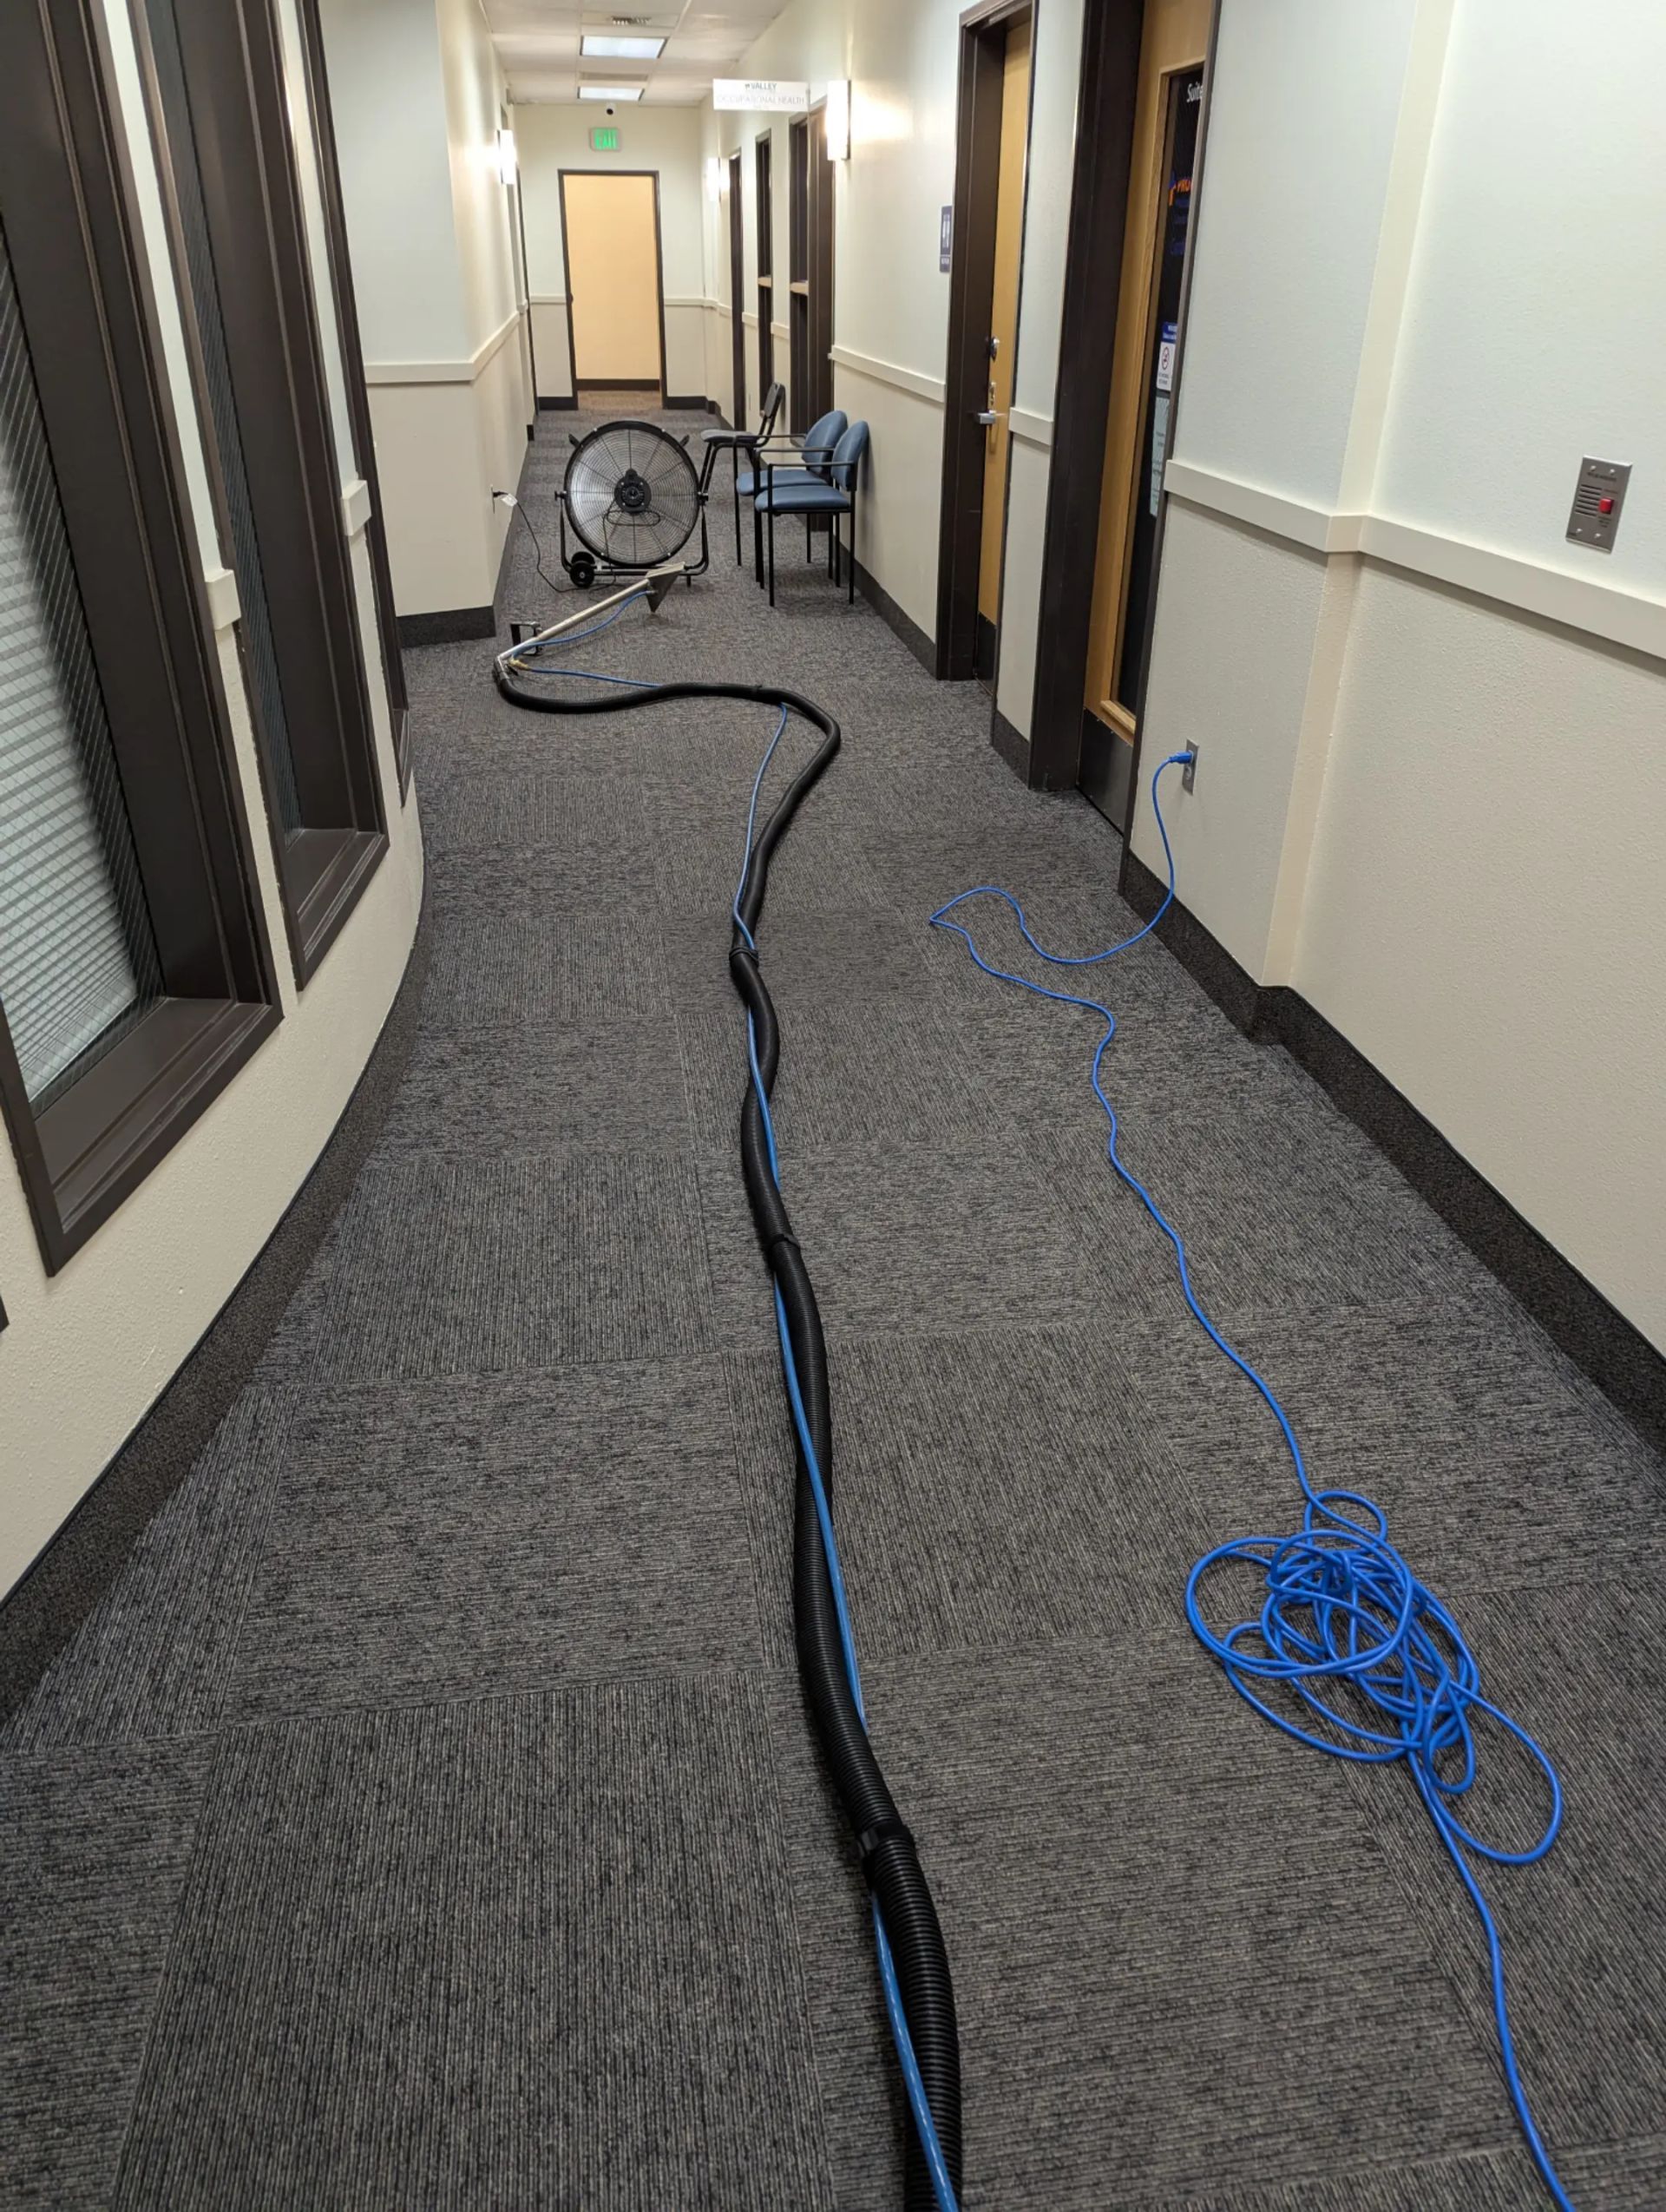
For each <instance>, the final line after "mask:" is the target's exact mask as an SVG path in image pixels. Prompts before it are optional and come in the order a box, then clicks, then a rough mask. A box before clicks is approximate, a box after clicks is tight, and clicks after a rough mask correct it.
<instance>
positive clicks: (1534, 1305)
mask: <svg viewBox="0 0 1666 2212" xmlns="http://www.w3.org/2000/svg"><path fill="white" fill-rule="evenodd" d="M1121 888H1122V894H1123V896H1124V897H1125V899H1126V900H1127V901H1128V903H1129V904H1130V905H1131V907H1132V908H1133V909H1134V910H1135V912H1136V913H1138V914H1140V915H1143V916H1148V917H1149V916H1151V915H1153V914H1155V913H1156V911H1157V909H1158V907H1159V906H1160V905H1161V904H1162V902H1163V894H1164V884H1163V883H1161V882H1160V881H1159V879H1158V877H1157V876H1154V875H1153V874H1152V873H1151V870H1150V869H1149V868H1147V867H1146V866H1145V863H1143V862H1142V861H1139V860H1137V859H1136V858H1135V857H1134V856H1133V854H1132V853H1131V852H1130V853H1126V854H1125V856H1124V859H1123V870H1122V885H1121ZM1157 934H1158V936H1160V937H1161V938H1162V939H1163V941H1164V943H1165V944H1166V945H1167V946H1168V947H1169V948H1170V950H1171V952H1172V953H1173V954H1174V955H1176V957H1177V959H1178V960H1180V961H1181V962H1184V965H1185V966H1186V967H1187V968H1189V969H1190V971H1191V973H1192V974H1193V975H1195V976H1196V977H1197V981H1199V982H1200V983H1201V984H1202V985H1203V987H1204V989H1205V990H1206V991H1207V992H1208V993H1209V994H1210V997H1211V998H1212V999H1213V1000H1214V1001H1216V1003H1217V1005H1218V1006H1219V1007H1221V1008H1223V1010H1224V1012H1225V1013H1226V1014H1228V1015H1229V1017H1230V1019H1231V1020H1232V1021H1234V1022H1236V1025H1237V1027H1239V1028H1240V1029H1242V1030H1243V1032H1244V1034H1246V1035H1247V1036H1252V1037H1266V1038H1270V1039H1272V1040H1275V1041H1276V1042H1277V1043H1279V1044H1282V1046H1283V1047H1284V1048H1285V1050H1286V1051H1287V1052H1288V1053H1289V1054H1290V1056H1291V1058H1292V1059H1293V1060H1297V1061H1299V1062H1300V1064H1301V1065H1302V1067H1305V1068H1306V1069H1307V1071H1308V1073H1309V1074H1310V1075H1311V1076H1312V1077H1313V1078H1314V1080H1315V1082H1317V1083H1318V1084H1320V1085H1321V1086H1322V1088H1323V1089H1324V1091H1325V1092H1326V1093H1328V1096H1329V1097H1330V1098H1331V1099H1333V1100H1334V1102H1335V1104H1336V1105H1337V1106H1339V1107H1340V1108H1341V1111H1342V1112H1343V1113H1345V1114H1346V1115H1347V1116H1348V1119H1349V1120H1350V1121H1352V1122H1353V1123H1354V1125H1355V1126H1357V1127H1358V1128H1361V1129H1362V1130H1363V1131H1364V1132H1365V1133H1366V1135H1367V1136H1368V1137H1369V1138H1370V1139H1371V1141H1372V1143H1373V1144H1374V1145H1376V1146H1377V1148H1378V1150H1379V1151H1380V1152H1381V1153H1382V1154H1383V1156H1384V1157H1385V1159H1389V1160H1391V1161H1392V1162H1393V1163H1394V1166H1395V1167H1397V1168H1398V1169H1399V1170H1400V1173H1401V1174H1402V1175H1403V1176H1404V1177H1405V1178H1406V1180H1407V1182H1408V1183H1409V1184H1410V1185H1411V1186H1412V1188H1413V1190H1414V1191H1416V1192H1417V1193H1418V1195H1419V1197H1420V1198H1423V1199H1425V1200H1426V1201H1427V1204H1429V1205H1431V1206H1433V1209H1434V1211H1435V1212H1436V1213H1438V1214H1439V1215H1440V1218H1441V1220H1442V1221H1444V1222H1445V1223H1446V1226H1447V1227H1448V1228H1449V1229H1450V1230H1452V1231H1453V1233H1454V1235H1456V1236H1458V1237H1460V1238H1461V1239H1462V1240H1463V1242H1464V1243H1465V1244H1466V1245H1467V1246H1468V1248H1469V1250H1471V1251H1472V1252H1473V1253H1474V1255H1475V1257H1476V1258H1477V1259H1478V1260H1479V1261H1480V1263H1481V1264H1482V1265H1483V1266H1484V1267H1486V1268H1487V1269H1489V1270H1491V1271H1492V1274H1493V1275H1495V1276H1496V1277H1498V1279H1499V1282H1500V1283H1503V1285H1504V1287H1505V1290H1508V1291H1509V1292H1510V1294H1511V1295H1512V1297H1514V1298H1515V1299H1516V1301H1517V1303H1518V1304H1519V1305H1520V1306H1522V1307H1523V1308H1524V1309H1525V1311H1526V1312H1527V1313H1529V1314H1531V1315H1532V1318H1533V1319H1534V1320H1535V1321H1536V1322H1537V1323H1538V1325H1539V1327H1540V1328H1541V1329H1543V1330H1544V1331H1545V1335H1546V1336H1548V1337H1550V1339H1551V1342H1553V1343H1555V1344H1557V1345H1558V1346H1559V1347H1560V1348H1561V1349H1562V1350H1563V1351H1564V1352H1565V1353H1566V1354H1567V1355H1568V1357H1569V1358H1570V1359H1571V1361H1572V1362H1574V1364H1575V1366H1576V1367H1577V1368H1578V1369H1580V1370H1581V1371H1582V1372H1583V1373H1584V1374H1585V1375H1589V1376H1590V1378H1591V1381H1592V1382H1594V1383H1595V1384H1596V1385H1597V1388H1598V1389H1599V1390H1601V1391H1603V1392H1604V1395H1606V1396H1607V1397H1609V1398H1610V1400H1611V1401H1613V1403H1614V1404H1615V1405H1616V1406H1617V1408H1619V1410H1620V1411H1621V1412H1622V1413H1623V1414H1624V1415H1625V1417H1626V1419H1627V1420H1628V1421H1630V1422H1631V1423H1632V1424H1633V1426H1634V1427H1635V1428H1636V1429H1637V1430H1638V1431H1639V1433H1640V1434H1642V1435H1643V1437H1644V1438H1645V1439H1646V1440H1647V1441H1648V1442H1649V1443H1650V1444H1651V1445H1653V1446H1654V1447H1655V1448H1656V1450H1657V1451H1666V1355H1663V1354H1662V1353H1660V1352H1658V1351H1656V1349H1655V1347H1654V1346H1653V1345H1652V1344H1651V1343H1650V1342H1649V1340H1648V1338H1647V1337H1646V1336H1643V1333H1642V1331H1641V1330H1640V1329H1636V1327H1634V1325H1633V1324H1632V1323H1630V1322H1629V1321H1628V1320H1627V1319H1626V1317H1625V1316H1624V1315H1623V1313H1620V1312H1618V1311H1617V1309H1615V1307H1613V1306H1612V1305H1610V1303H1609V1301H1608V1300H1607V1299H1606V1298H1605V1297H1604V1296H1603V1294H1602V1292H1601V1291H1600V1290H1597V1287H1596V1285H1595V1284H1594V1283H1590V1282H1588V1281H1587V1280H1586V1278H1585V1277H1584V1276H1583V1275H1581V1274H1580V1272H1579V1270H1578V1269H1577V1268H1576V1267H1575V1266H1574V1265H1573V1264H1572V1263H1571V1261H1570V1260H1568V1259H1565V1258H1564V1257H1563V1255H1562V1254H1561V1253H1560V1252H1558V1250H1557V1249H1556V1247H1555V1246H1554V1245H1553V1244H1550V1243H1549V1242H1548V1241H1547V1240H1546V1239H1545V1237H1542V1236H1541V1235H1540V1234H1539V1232H1538V1230H1537V1229H1535V1228H1534V1227H1533V1225H1532V1223H1531V1222H1529V1221H1525V1220H1524V1219H1523V1218H1522V1217H1521V1215H1520V1214H1519V1213H1518V1212H1517V1211H1516V1209H1515V1208H1514V1206H1512V1204H1511V1203H1510V1201H1509V1200H1508V1199H1507V1198H1505V1196H1504V1194H1503V1193H1502V1191H1497V1190H1495V1189H1494V1188H1493V1186H1492V1184H1490V1183H1489V1182H1488V1181H1487V1180H1486V1177H1485V1176H1483V1175H1481V1174H1480V1173H1479V1172H1477V1170H1476V1169H1474V1168H1473V1167H1472V1166H1471V1165H1470V1164H1469V1162H1468V1161H1467V1160H1466V1159H1465V1158H1464V1157H1463V1155H1462V1153H1461V1152H1458V1151H1457V1150H1456V1149H1455V1148H1454V1147H1453V1145H1451V1144H1450V1143H1449V1142H1448V1141H1447V1139H1446V1138H1445V1137H1443V1136H1442V1135H1441V1133H1440V1131H1439V1130H1438V1129H1437V1128H1436V1127H1435V1126H1434V1124H1433V1122H1432V1121H1430V1120H1429V1119H1427V1117H1426V1116H1425V1115H1424V1114H1422V1113H1420V1112H1419V1111H1418V1109H1417V1107H1416V1106H1413V1104H1412V1102H1411V1100H1410V1099H1408V1098H1407V1096H1406V1095H1405V1093H1403V1092H1401V1091H1397V1090H1396V1089H1395V1088H1394V1085H1393V1084H1392V1083H1391V1082H1390V1081H1389V1080H1388V1079H1387V1076H1386V1075H1384V1074H1383V1073H1382V1072H1381V1069H1380V1068H1377V1067H1373V1065H1372V1064H1371V1062H1370V1061H1369V1060H1367V1058H1366V1057H1365V1055H1364V1053H1361V1051H1360V1050H1359V1048H1358V1047H1357V1046H1355V1045H1352V1044H1350V1043H1349V1042H1348V1039H1347V1038H1346V1037H1344V1036H1343V1034H1342V1033H1341V1030H1340V1029H1337V1028H1335V1027H1334V1026H1333V1025H1332V1024H1331V1023H1330V1022H1328V1021H1326V1019H1325V1017H1324V1015H1323V1014H1321V1013H1319V1011H1318V1010H1317V1008H1315V1007H1312V1006H1309V1003H1308V1001H1306V999H1304V998H1303V997H1302V995H1301V994H1300V993H1299V992H1296V991H1293V990H1290V989H1289V988H1287V987H1285V986H1282V985H1276V986H1273V987H1271V988H1267V987H1263V986H1261V985H1258V984H1256V983H1255V982H1253V981H1251V980H1250V976H1249V975H1247V974H1246V973H1245V971H1244V970H1243V968H1240V967H1239V966H1238V963H1237V962H1236V961H1235V960H1234V959H1233V958H1232V956H1231V955H1230V953H1229V952H1227V951H1226V949H1225V948H1224V947H1223V946H1222V945H1221V944H1220V943H1218V942H1217V940H1216V939H1215V938H1214V937H1213V936H1211V935H1210V932H1209V931H1208V930H1207V929H1204V925H1203V924H1202V922H1199V921H1198V920H1197V917H1196V916H1194V915H1191V914H1189V913H1188V912H1187V911H1186V909H1185V908H1184V907H1183V906H1181V905H1180V904H1179V903H1176V904H1174V905H1173V906H1171V908H1170V909H1169V911H1168V913H1167V914H1166V915H1165V916H1164V918H1163V920H1162V921H1161V922H1159V923H1158V931H1157Z"/></svg>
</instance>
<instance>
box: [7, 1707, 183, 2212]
mask: <svg viewBox="0 0 1666 2212" xmlns="http://www.w3.org/2000/svg"><path fill="white" fill-rule="evenodd" d="M207 1762H208V1749H207V1745H206V1744H205V1743H202V1742H200V1741H199V1742H191V1743H132V1744H123V1745H121V1746H119V1747H113V1748H105V1749H100V1750H96V1751H75V1750H55V1751H51V1752H47V1753H42V1754H38V1755H36V1756H32V1757H31V1756H24V1757H14V1758H12V1759H11V1760H10V1761H9V1762H8V1764H7V1767H6V1769H5V1772H4V1774H3V1776H0V1863H3V1867H4V1874H3V1878H0V1879H3V1901H0V1989H3V1991H4V1992H5V1995H4V2001H3V2003H0V2114H3V2116H4V2117H3V2121H0V2202H4V2203H6V2204H7V2205H55V2206H70V2205H75V2206H80V2205H96V2204H106V2203H108V2202H109V2199H110V2189H111V2184H112V2182H114V2179H115V2169H116V2162H117V2160H118V2158H119V2156H120V2155H121V2142H122V2137H123V2136H124V2134H125V2133H126V2130H127V2127H128V2117H129V2115H130V2114H131V2112H132V2110H133V2102H134V2090H135V2087H136V2085H137V2083H138V2079H139V2072H140V2067H141V2064H142V2061H143V2058H144V2055H145V2049H146V2043H147V2038H148V2035H149V2032H150V2026H151V2019H152V2015H153V2012H154V2008H155V2004H156V1999H157V1993H158V1992H159V1990H160V1988H161V1982H162V1975H163V1969H164V1966H165V1965H166V1962H167V1955H168V1949H169V1945H170V1943H171V1942H172V1940H173V1936H174V1922H175V1919H176V1915H177V1913H178V1909H179V1903H180V1894H181V1891H182V1888H183V1886H184V1882H185V1877H186V1870H187V1863H188V1861H189V1859H190V1854H191V1843H192V1836H193V1831H194V1828H195V1825H196V1820H197V1814H198V1808H199V1805H200V1801H201V1795H202V1788H203V1779H204V1775H205V1773H206V1770H207Z"/></svg>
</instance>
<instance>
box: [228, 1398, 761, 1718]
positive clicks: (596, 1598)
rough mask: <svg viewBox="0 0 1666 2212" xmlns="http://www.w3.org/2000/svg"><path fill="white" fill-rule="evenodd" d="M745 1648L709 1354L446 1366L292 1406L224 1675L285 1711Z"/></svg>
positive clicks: (569, 1677) (513, 1683) (729, 1491)
mask: <svg viewBox="0 0 1666 2212" xmlns="http://www.w3.org/2000/svg"><path fill="white" fill-rule="evenodd" d="M758 1651H759V1631H758V1623H757V1618H756V1612H755V1610H754V1605H753V1596H752V1585H751V1574H750V1572H749V1568H748V1564H747V1552H746V1544H745V1539H744V1525H743V1511H742V1503H741V1493H740V1486H739V1479H738V1474H737V1471H736V1464H735V1447H734V1441H733V1432H732V1428H731V1422H730V1418H729V1410H728V1395H727V1391H726V1388H725V1377H724V1375H723V1372H722V1369H721V1368H720V1366H719V1365H718V1363H717V1362H699V1361H685V1362H664V1361H661V1362H654V1363H653V1364H646V1365H635V1366H624V1367H601V1366H596V1367H583V1368H569V1369H564V1370H561V1371H560V1372H557V1373H553V1374H548V1375H514V1376H502V1375H500V1376H494V1377H490V1378H483V1379H472V1378H464V1377H461V1376H453V1377H449V1378H447V1379H446V1380H445V1381H443V1382H430V1383H418V1384H402V1385H399V1386H397V1387H394V1388H389V1387H386V1386H383V1387H381V1388H361V1389H358V1390H354V1391H344V1392H340V1393H338V1394H335V1395H331V1396H327V1397H325V1398H324V1399H323V1400H322V1401H320V1402H319V1404H318V1406H317V1408H314V1409H312V1411H310V1412H309V1414H307V1415H306V1416H305V1418H304V1419H303V1420H302V1421H300V1422H299V1423H298V1428H297V1433H296V1435H295V1438H294V1441H293V1443H292V1448H291V1450H290V1453H289V1455H288V1459H287V1462H286V1465H285V1470H284V1477H283V1481H282V1484H281V1487H280V1488H279V1494H278V1497H277V1500H276V1502H275V1507H274V1510H273V1513H272V1518H271V1523H270V1526H269V1530H268V1534H267V1540H266V1547H265V1550H264V1552H263V1555H262V1557H261V1559H260V1563H259V1572H258V1574H257V1575H256V1578H255V1580H254V1586H253V1594H252V1596H251V1598H250V1602H249V1606H248V1611H247V1613H246V1618H245V1624H244V1631H243V1635H242V1638H241V1641H240V1644H239V1650H238V1655H237V1669H236V1680H235V1684H234V1686H233V1690H232V1693H231V1695H232V1698H233V1703H234V1705H235V1707H236V1709H237V1710H239V1712H241V1713H243V1714H244V1715H254V1716H260V1715H268V1714H275V1713H288V1712H294V1713H300V1712H309V1711H315V1710H325V1709H328V1708H331V1707H339V1706H345V1705H375V1704H383V1703H390V1702H393V1701H395V1700H398V1701H402V1702H416V1701H418V1700H429V1699H432V1698H436V1697H461V1696H464V1695H467V1694H468V1693H469V1692H470V1691H475V1690H491V1689H495V1688H501V1687H505V1686H507V1687H508V1688H511V1689H526V1688H538V1687H541V1686H543V1685H546V1684H559V1683H564V1682H570V1681H573V1680H575V1679H583V1678H585V1677H590V1676H594V1675H624V1674H630V1673H638V1672H642V1671H645V1670H646V1671H666V1670H672V1669H693V1668H703V1667H712V1666H718V1665H724V1664H731V1665H736V1666H744V1665H748V1664H755V1663H756V1661H757V1659H758Z"/></svg>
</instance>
